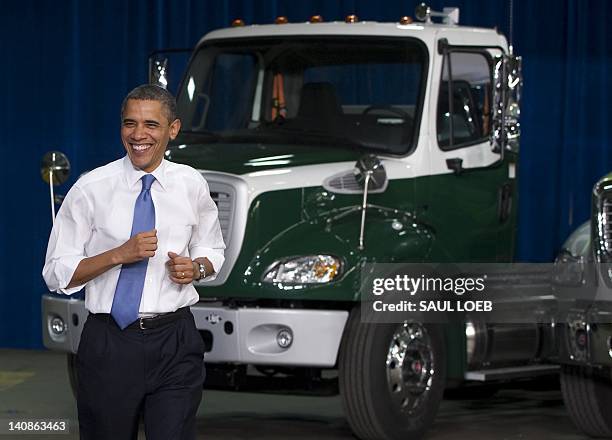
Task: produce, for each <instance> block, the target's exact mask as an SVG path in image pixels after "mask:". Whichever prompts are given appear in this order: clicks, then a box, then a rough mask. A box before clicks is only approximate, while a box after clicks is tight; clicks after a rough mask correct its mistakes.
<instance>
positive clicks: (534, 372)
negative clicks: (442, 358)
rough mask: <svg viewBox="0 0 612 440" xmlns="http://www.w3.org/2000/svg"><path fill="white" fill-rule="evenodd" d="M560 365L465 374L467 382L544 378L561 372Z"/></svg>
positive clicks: (495, 369) (477, 371)
mask: <svg viewBox="0 0 612 440" xmlns="http://www.w3.org/2000/svg"><path fill="white" fill-rule="evenodd" d="M559 368H560V367H559V365H527V366H522V367H506V368H492V369H490V370H474V371H467V372H466V373H465V379H466V380H474V381H478V382H489V381H493V380H506V379H520V378H527V377H533V376H544V375H547V374H555V373H558V372H559Z"/></svg>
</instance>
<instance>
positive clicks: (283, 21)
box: [274, 16, 289, 24]
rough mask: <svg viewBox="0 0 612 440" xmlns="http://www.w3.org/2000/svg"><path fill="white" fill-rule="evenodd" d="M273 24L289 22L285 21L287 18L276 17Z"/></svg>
mask: <svg viewBox="0 0 612 440" xmlns="http://www.w3.org/2000/svg"><path fill="white" fill-rule="evenodd" d="M274 23H276V24H287V23H289V20H287V17H284V16H280V17H276V20H274Z"/></svg>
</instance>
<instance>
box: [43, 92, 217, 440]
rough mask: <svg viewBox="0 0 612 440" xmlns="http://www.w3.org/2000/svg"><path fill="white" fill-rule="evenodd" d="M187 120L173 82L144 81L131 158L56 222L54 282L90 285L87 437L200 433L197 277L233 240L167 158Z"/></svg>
mask: <svg viewBox="0 0 612 440" xmlns="http://www.w3.org/2000/svg"><path fill="white" fill-rule="evenodd" d="M180 126H181V122H180V120H179V119H177V117H176V102H175V100H174V97H173V96H172V95H171V94H170V93H169V92H167V91H166V90H164V89H162V88H160V87H157V86H153V85H143V86H140V87H137V88H135V89H134V90H132V91H131V92H130V93H129V94H128V95H127V96H126V98H125V99H124V101H123V105H122V108H121V140H122V142H123V146H124V147H125V150H126V152H127V155H126V156H125V157H124V158H123V159H120V160H117V161H114V162H111V163H110V164H107V165H105V166H103V167H100V168H97V169H95V170H93V171H91V172H89V173H87V174H86V175H84V176H82V177H81V178H80V179H79V180H78V181H77V182H76V183H75V185H74V186H73V187H72V189H71V190H70V191H69V192H68V194H67V195H66V198H65V199H64V202H63V204H62V207H61V209H60V211H59V213H58V215H57V219H56V222H55V225H54V226H53V230H52V231H51V236H50V239H49V246H48V249H47V256H46V262H45V267H44V269H43V276H44V278H45V281H46V282H47V285H48V286H49V289H50V290H53V291H57V292H62V293H65V294H72V293H74V292H77V291H79V290H80V289H81V288H82V287H83V286H85V306H86V308H87V309H88V310H89V312H90V314H89V317H88V319H87V321H86V322H85V325H84V328H83V332H82V335H81V342H80V345H79V349H78V353H77V376H78V391H77V406H78V414H79V427H80V432H81V438H84V439H108V440H122V439H136V437H137V432H138V422H139V416H140V414H141V413H143V414H144V423H145V433H146V437H147V439H160V440H162V439H163V440H170V439H194V438H195V414H196V411H197V409H198V406H199V404H200V401H201V398H202V384H203V381H204V370H203V354H204V344H203V342H202V339H201V337H200V335H199V333H198V331H197V329H196V327H195V323H194V319H193V315H192V314H191V312H190V311H189V306H190V305H192V304H194V303H195V302H197V301H198V294H197V292H196V290H195V288H194V287H193V285H192V281H194V280H198V279H201V278H206V279H207V280H212V279H214V277H215V275H216V273H218V272H219V269H220V267H221V265H222V264H223V261H224V257H223V249H224V248H225V245H224V243H223V238H222V236H221V229H220V226H219V220H218V215H217V208H216V206H215V204H214V202H213V201H212V199H211V197H210V194H209V190H208V184H207V183H206V181H205V180H204V178H203V177H202V175H201V174H200V173H198V172H197V171H196V170H194V169H193V168H190V167H188V166H185V165H179V164H174V163H171V162H168V161H166V160H164V152H165V150H166V147H167V145H168V142H169V141H170V140H171V139H174V138H176V136H177V134H178V132H179V130H180Z"/></svg>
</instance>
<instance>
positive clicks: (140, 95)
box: [121, 84, 176, 123]
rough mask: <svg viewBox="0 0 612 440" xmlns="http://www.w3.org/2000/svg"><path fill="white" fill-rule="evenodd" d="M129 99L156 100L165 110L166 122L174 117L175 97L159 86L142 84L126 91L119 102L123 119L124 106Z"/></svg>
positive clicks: (170, 121) (172, 120) (171, 120)
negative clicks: (121, 101)
mask: <svg viewBox="0 0 612 440" xmlns="http://www.w3.org/2000/svg"><path fill="white" fill-rule="evenodd" d="M130 99H137V100H140V101H158V102H160V103H161V105H162V108H163V109H164V111H165V112H166V117H167V118H168V122H169V123H172V122H174V120H175V119H176V99H174V96H172V93H170V92H169V91H167V90H166V89H164V88H162V87H160V86H156V85H154V84H143V85H140V86H138V87H136V88H135V89H133V90H132V91H131V92H130V93H128V94H127V95H126V97H125V98H124V99H123V103H122V104H121V119H123V113H124V112H125V107H126V105H127V102H128V100H130Z"/></svg>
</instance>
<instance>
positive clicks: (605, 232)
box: [600, 193, 612, 255]
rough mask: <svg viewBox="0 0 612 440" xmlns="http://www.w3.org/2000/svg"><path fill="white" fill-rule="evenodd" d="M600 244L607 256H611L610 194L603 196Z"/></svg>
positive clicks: (611, 203) (611, 217)
mask: <svg viewBox="0 0 612 440" xmlns="http://www.w3.org/2000/svg"><path fill="white" fill-rule="evenodd" d="M600 225H601V229H600V233H601V244H602V245H603V247H604V250H605V251H606V252H607V253H608V255H612V193H608V194H604V196H603V198H602V201H601V213H600Z"/></svg>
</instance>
